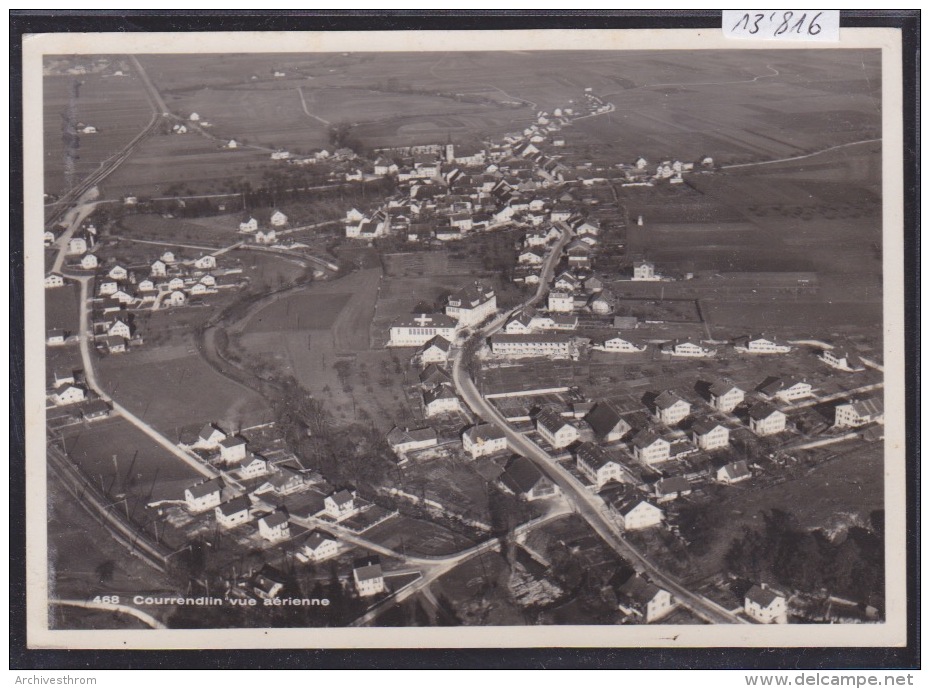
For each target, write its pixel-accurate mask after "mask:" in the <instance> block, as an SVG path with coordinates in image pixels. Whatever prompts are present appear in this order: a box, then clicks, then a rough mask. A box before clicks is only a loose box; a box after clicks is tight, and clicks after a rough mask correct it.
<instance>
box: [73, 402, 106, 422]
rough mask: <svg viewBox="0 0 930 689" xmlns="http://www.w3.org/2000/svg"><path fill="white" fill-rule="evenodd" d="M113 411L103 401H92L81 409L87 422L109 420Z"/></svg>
mask: <svg viewBox="0 0 930 689" xmlns="http://www.w3.org/2000/svg"><path fill="white" fill-rule="evenodd" d="M111 411H113V410H112V409H111V408H110V405H109V404H107V403H106V402H104V401H103V400H92V401H90V402H88V403H87V404H85V405H84V406H83V407H82V408H81V416H83V417H84V420H85V421H96V420H98V419H105V418H107V417H108V416H110V412H111Z"/></svg>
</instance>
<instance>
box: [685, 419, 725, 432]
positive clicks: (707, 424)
mask: <svg viewBox="0 0 930 689" xmlns="http://www.w3.org/2000/svg"><path fill="white" fill-rule="evenodd" d="M717 426H723V428H726V426H724V425H723V424H722V423H720V422H719V421H715V420H714V419H698V420H697V421H695V422H694V425H693V426H691V430H692V431H694V432H695V433H697V434H698V435H707V434H708V433H710V432H711V431H712V430H714V429H715V428H717Z"/></svg>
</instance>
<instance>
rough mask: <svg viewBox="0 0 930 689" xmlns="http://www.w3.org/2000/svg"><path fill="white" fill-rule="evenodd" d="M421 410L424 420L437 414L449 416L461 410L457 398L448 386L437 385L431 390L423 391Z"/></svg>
mask: <svg viewBox="0 0 930 689" xmlns="http://www.w3.org/2000/svg"><path fill="white" fill-rule="evenodd" d="M423 409H424V411H425V413H426V418H431V417H433V416H437V415H439V414H449V413H452V412H458V411H461V410H462V406H461V404H460V403H459V398H458V397H457V396H456V394H455V391H454V390H453V389H452V388H451V387H449V386H448V385H437V386H436V387H434V388H432V389H431V390H424V391H423Z"/></svg>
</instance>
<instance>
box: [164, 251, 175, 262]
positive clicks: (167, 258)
mask: <svg viewBox="0 0 930 689" xmlns="http://www.w3.org/2000/svg"><path fill="white" fill-rule="evenodd" d="M161 260H162V261H164V262H165V263H166V264H169V265H170V264H173V263H177V262H178V260H177V258H175V256H174V252H173V251H166V252H165V253H163V254H162V255H161Z"/></svg>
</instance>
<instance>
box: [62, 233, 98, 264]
mask: <svg viewBox="0 0 930 689" xmlns="http://www.w3.org/2000/svg"><path fill="white" fill-rule="evenodd" d="M86 252H87V240H86V239H84V237H72V238H71V239H69V240H68V254H69V255H70V256H76V255H78V254H83V253H86ZM81 267H82V268H83V267H84V266H83V265H82V266H81ZM94 267H96V265H94Z"/></svg>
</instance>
